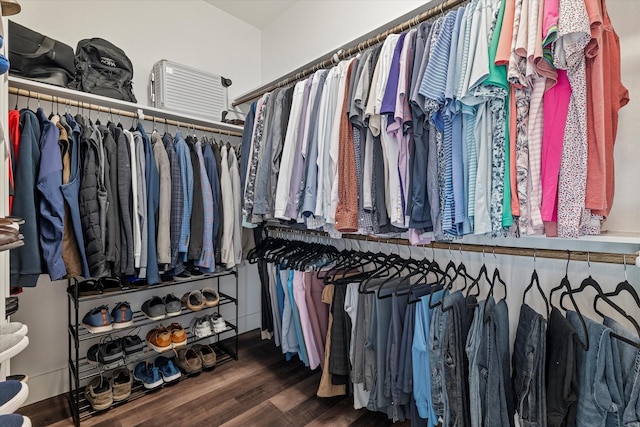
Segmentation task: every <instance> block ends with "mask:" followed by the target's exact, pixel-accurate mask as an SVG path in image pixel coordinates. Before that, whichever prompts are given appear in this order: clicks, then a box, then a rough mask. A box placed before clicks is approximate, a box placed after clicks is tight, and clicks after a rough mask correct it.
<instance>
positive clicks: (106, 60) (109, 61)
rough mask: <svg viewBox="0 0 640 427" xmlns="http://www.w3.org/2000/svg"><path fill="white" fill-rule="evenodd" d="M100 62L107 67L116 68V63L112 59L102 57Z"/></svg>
mask: <svg viewBox="0 0 640 427" xmlns="http://www.w3.org/2000/svg"><path fill="white" fill-rule="evenodd" d="M100 62H102V63H103V64H104V65H106V66H107V67H113V68H116V61H114V60H113V59H111V58H107V57H105V56H101V57H100Z"/></svg>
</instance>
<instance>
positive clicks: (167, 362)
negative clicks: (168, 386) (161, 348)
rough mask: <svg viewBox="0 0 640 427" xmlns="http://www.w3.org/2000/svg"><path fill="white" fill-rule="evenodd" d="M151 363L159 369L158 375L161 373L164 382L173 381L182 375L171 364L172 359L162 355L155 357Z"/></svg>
mask: <svg viewBox="0 0 640 427" xmlns="http://www.w3.org/2000/svg"><path fill="white" fill-rule="evenodd" d="M153 364H154V365H155V366H156V368H158V370H159V371H160V375H162V380H163V381H164V382H165V383H168V382H171V381H175V380H177V379H178V378H180V377H181V376H182V374H181V373H180V371H179V370H178V368H176V366H175V365H174V364H173V361H172V360H171V359H169V358H166V357H164V356H158V357H156V360H155V361H154V362H153Z"/></svg>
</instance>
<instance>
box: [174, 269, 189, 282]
mask: <svg viewBox="0 0 640 427" xmlns="http://www.w3.org/2000/svg"><path fill="white" fill-rule="evenodd" d="M173 278H174V279H175V280H191V273H189V272H188V271H187V270H184V271H183V272H182V273H180V274H176V275H174V276H173Z"/></svg>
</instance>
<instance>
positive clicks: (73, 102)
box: [9, 87, 242, 137]
mask: <svg viewBox="0 0 640 427" xmlns="http://www.w3.org/2000/svg"><path fill="white" fill-rule="evenodd" d="M9 93H10V94H12V95H18V96H24V97H27V98H31V99H38V100H39V101H46V102H54V103H57V104H63V105H68V106H70V107H78V108H83V109H87V110H93V111H98V112H103V113H109V114H115V115H117V116H124V117H131V118H133V119H139V117H138V114H137V113H133V112H131V111H126V110H120V109H117V108H109V107H103V106H102V105H96V104H90V103H87V102H82V101H76V100H74V99H69V98H62V97H60V96H53V95H48V94H46V93H40V92H34V91H32V90H26V89H18V88H15V87H9ZM142 120H148V121H150V122H154V123H160V124H166V125H170V126H177V127H180V126H188V128H189V129H194V130H199V131H202V132H211V133H219V134H221V135H228V136H238V137H242V133H241V132H233V131H229V130H224V129H218V128H212V127H208V126H200V125H194V124H190V123H189V122H186V121H185V122H179V121H177V120H171V119H165V118H164V117H156V116H151V115H147V114H145V115H144V117H143V118H142Z"/></svg>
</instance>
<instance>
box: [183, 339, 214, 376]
mask: <svg viewBox="0 0 640 427" xmlns="http://www.w3.org/2000/svg"><path fill="white" fill-rule="evenodd" d="M176 364H177V365H178V367H179V368H180V369H182V371H183V372H184V373H185V374H187V375H192V374H196V373H198V372H200V371H202V369H209V368H213V367H214V366H216V352H215V350H214V349H213V347H211V346H210V345H208V344H195V345H193V346H192V347H190V348H181V349H180V350H178V354H177V356H176Z"/></svg>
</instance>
